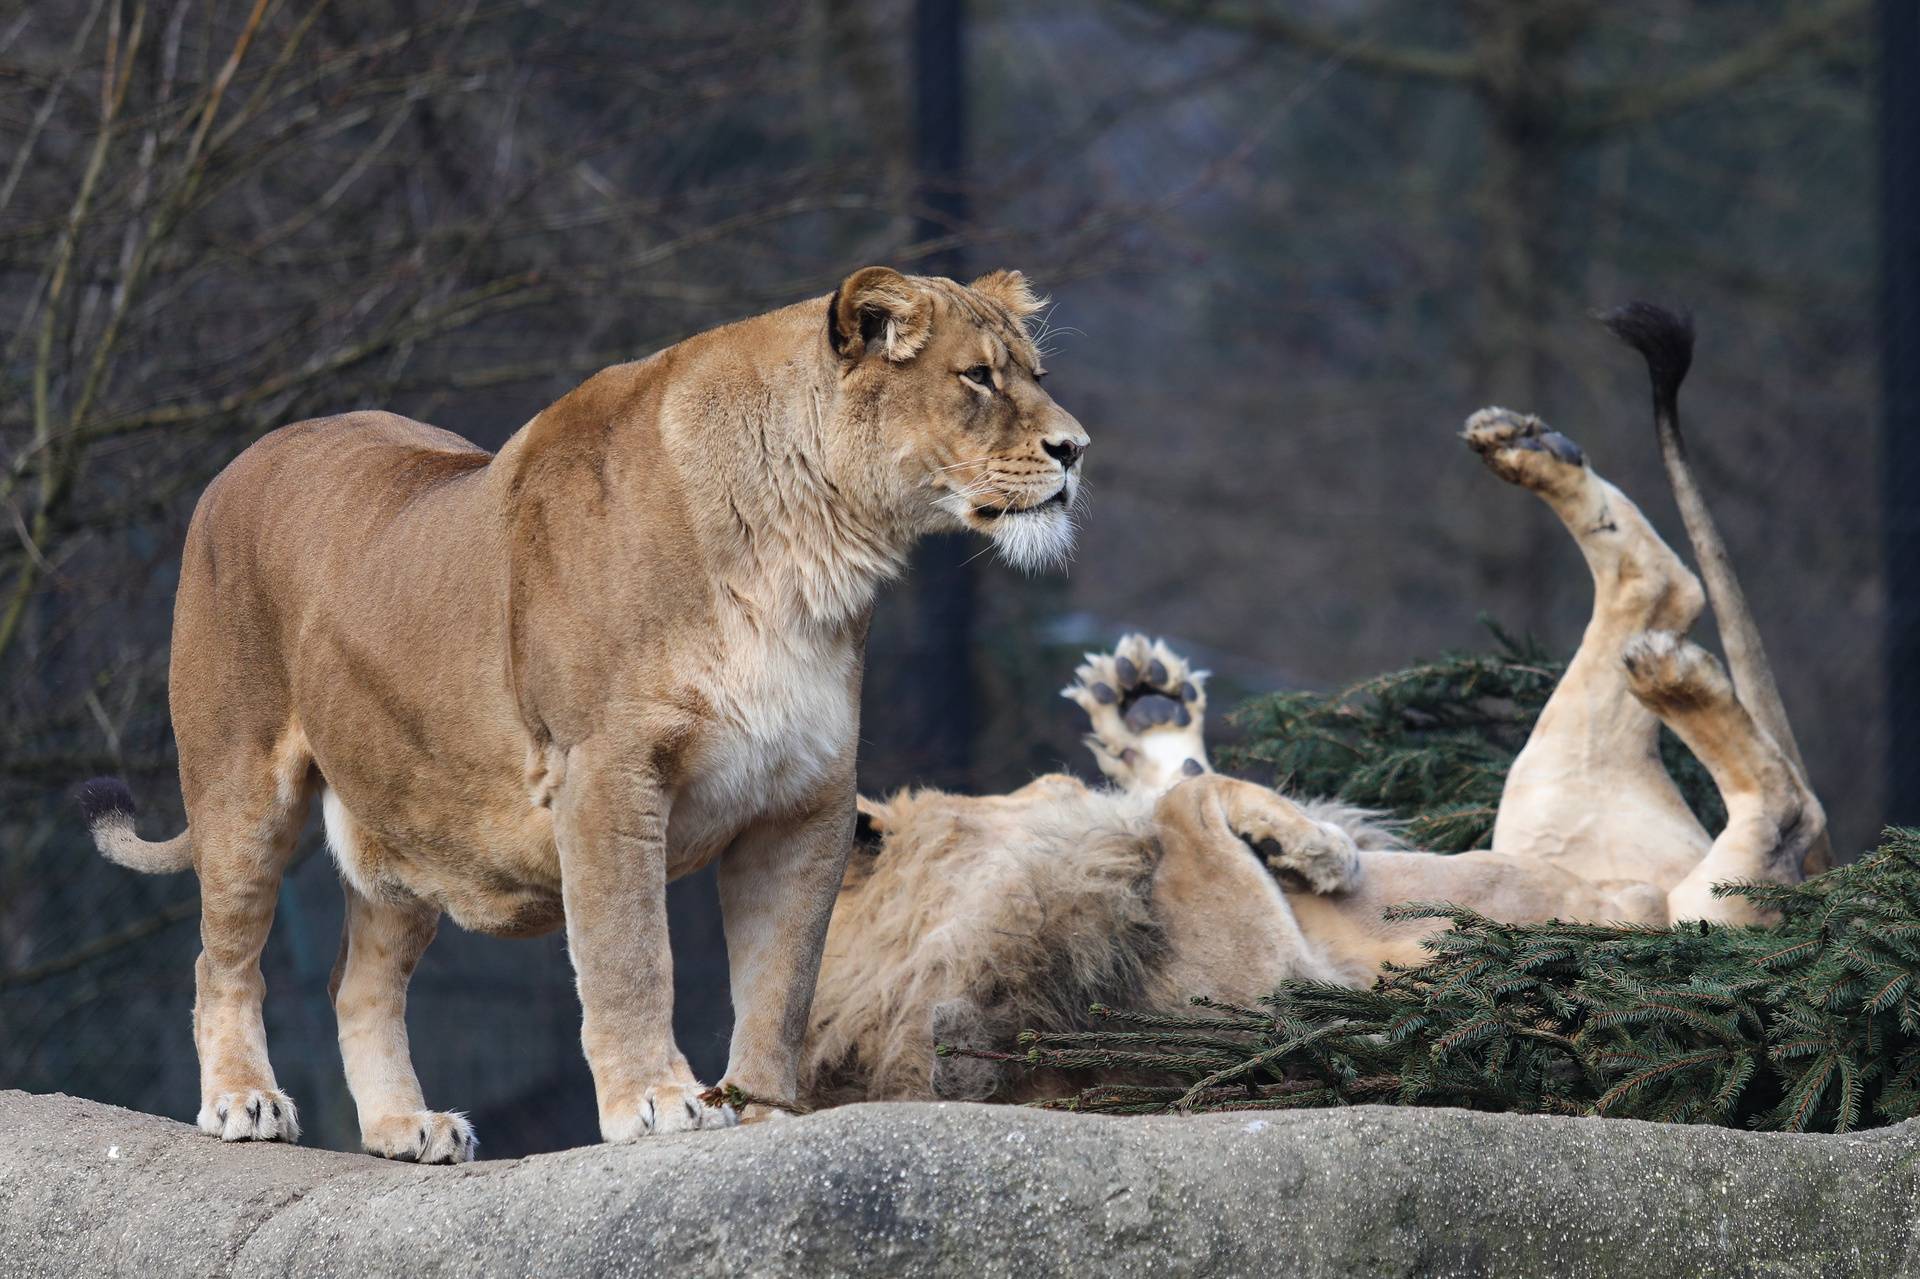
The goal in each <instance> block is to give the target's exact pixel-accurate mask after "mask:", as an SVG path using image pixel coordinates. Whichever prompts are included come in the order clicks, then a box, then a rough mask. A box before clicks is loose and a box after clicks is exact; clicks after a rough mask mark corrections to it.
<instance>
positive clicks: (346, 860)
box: [82, 267, 1087, 1162]
mask: <svg viewBox="0 0 1920 1279" xmlns="http://www.w3.org/2000/svg"><path fill="white" fill-rule="evenodd" d="M1038 305H1039V303H1038V301H1037V300H1036V299H1035V298H1034V296H1033V294H1032V293H1031V292H1030V291H1029V290H1028V288H1027V286H1026V284H1025V282H1024V281H1023V280H1022V279H1021V278H1020V276H1019V275H1018V274H1015V273H1008V272H998V273H995V274H993V275H989V276H986V277H984V278H982V279H980V280H977V281H975V282H974V283H973V284H972V285H971V286H962V285H959V284H956V283H954V282H952V281H950V280H941V279H932V278H924V277H908V276H903V275H900V274H898V273H897V272H894V271H892V270H889V269H886V268H883V267H869V268H866V269H864V270H861V271H858V272H856V273H855V274H853V275H852V276H850V277H848V278H847V280H846V281H845V282H844V283H843V284H842V285H841V287H840V288H839V290H838V291H837V292H835V294H834V295H833V296H832V297H830V298H816V299H813V300H811V301H807V302H802V303H798V304H796V305H794V306H790V307H787V308H785V309H783V310H779V311H774V312H772V313H770V314H767V315H762V316H758V317H755V318H753V319H749V320H744V321H741V322H739V323H737V324H732V325H728V326H726V327H723V328H720V329H716V330H713V331H712V332H709V333H704V334H701V335H699V336H697V337H694V338H690V339H688V340H687V341H685V342H682V343H680V344H679V345H677V346H674V347H671V348H669V349H667V350H665V351H662V352H660V353H658V354H656V355H654V356H652V357H650V358H648V359H646V360H643V361H640V362H638V363H635V364H628V365H621V366H619V367H616V368H613V369H609V370H607V371H605V372H603V373H600V374H598V375H597V376H595V377H593V378H591V379H589V380H588V381H587V382H586V383H584V384H583V385H581V386H580V387H579V388H577V389H576V390H574V391H573V392H571V393H570V394H568V395H567V396H565V397H564V398H562V399H561V400H560V401H559V402H557V403H556V404H554V405H552V406H551V407H549V408H547V409H546V410H544V411H542V412H541V413H540V414H539V415H538V416H536V417H535V418H534V419H533V420H532V421H531V422H530V423H528V424H527V425H526V426H525V427H524V428H522V429H521V430H520V431H519V432H518V433H517V434H516V435H515V436H514V437H513V438H512V439H511V440H510V441H509V442H508V443H507V445H506V446H505V447H504V448H503V449H501V451H500V452H499V453H498V454H497V455H490V454H488V453H486V452H484V451H482V450H480V449H478V448H476V447H474V446H473V445H471V444H469V443H467V442H466V441H464V440H462V439H461V438H459V437H458V436H455V435H452V434H450V433H448V432H446V431H442V430H439V429H437V428H434V427H431V426H426V425H423V424H421V423H418V422H412V421H408V420H407V419H405V418H401V417H397V416H394V415H392V414H388V413H374V412H363V413H351V414H346V415H343V416H341V417H335V418H327V419H322V420H318V421H312V422H303V423H299V424H297V425H294V426H289V427H285V428H283V429H281V430H279V431H276V432H274V433H273V434H271V435H269V436H267V437H265V438H264V439H262V440H261V441H260V442H259V443H257V444H255V445H254V446H253V447H251V448H250V449H248V450H247V451H246V452H245V453H243V454H242V455H241V456H240V457H239V458H237V459H235V461H234V462H233V463H232V464H231V465H230V466H228V467H227V469H226V470H225V471H223V472H222V473H221V474H220V475H219V476H218V477H217V478H216V479H215V480H214V482H213V483H212V484H211V485H210V486H209V487H208V489H207V491H206V493H205V495H204V496H203V497H202V499H201V501H200V504H199V506H198V508H197V509H196V511H195V513H194V518H193V522H192V525H191V527H190V528H189V530H188V534H187V539H186V546H185V550H184V554H183V562H182V568H181V578H180V588H179V593H178V597H177V600H176V604H175V615H174V639H173V651H172V670H171V680H170V689H169V693H170V700H171V708H172V714H173V725H174V733H175V737H176V739H177V742H178V746H179V756H180V783H181V789H182V793H183V797H184V799H185V804H186V810H187V817H188V823H189V824H188V830H187V831H186V832H185V833H183V834H181V835H179V836H177V837H175V838H173V839H170V840H167V841H165V842H148V841H144V840H141V839H140V838H139V837H138V836H137V835H136V834H135V832H134V827H133V813H132V804H131V800H130V797H129V796H128V795H127V793H126V791H125V788H124V787H122V786H119V785H118V784H117V783H112V782H102V783H94V784H91V785H89V786H88V787H87V788H85V790H84V792H83V796H82V798H83V801H84V802H85V804H86V805H87V809H88V816H89V818H90V821H91V823H92V826H93V830H94V834H95V838H96V842H97V843H98V845H99V847H100V849H101V851H102V852H103V853H105V854H106V855H107V856H108V857H110V858H112V859H113V860H115V861H117V862H120V863H122V864H124V865H127V866H131V867H133V868H134V869H137V870H143V871H165V870H180V869H185V868H186V867H188V866H189V865H190V866H192V868H193V869H194V870H195V871H197V872H198V874H199V877H200V884H201V899H202V915H201V938H202V943H203V950H202V953H201V956H200V959H199V961H198V963H197V965H196V968H195V984H196V1001H195V1007H194V1041H195V1046H196V1048H197V1050H198V1053H199V1058H200V1075H201V1100H200V1112H199V1123H200V1126H201V1127H202V1128H203V1129H205V1130H206V1131H207V1132H209V1133H213V1134H216V1135H218V1136H221V1137H223V1138H226V1139H227V1140H246V1139H284V1140H292V1139H294V1138H296V1137H297V1135H298V1131H299V1125H298V1119H297V1115H296V1112H295V1109H294V1105H293V1102H292V1101H291V1099H289V1098H288V1097H287V1096H286V1094H285V1093H284V1092H283V1091H282V1090H281V1089H280V1088H279V1086H278V1084H277V1083H276V1081H275V1077H274V1072H273V1068H272V1065H271V1064H270V1062H269V1060H268V1056H267V1045H266V1037H265V1031H264V1026H263V1023H262V1019H261V1001H262V998H263V995H264V989H263V985H262V981H261V976H260V967H259V957H260V952H261V948H262V946H263V945H264V943H265V940H266V937H267V932H268V929H269V927H270V925H271V923H272V918H273V908H274V901H275V897H276V894H277V891H278V888H279V882H280V877H281V873H282V871H283V870H284V868H285V866H286V865H287V862H288V859H289V857H290V856H291V853H292V851H293V843H294V840H295V838H296V836H297V834H298V832H299V829H300V826H301V823H302V821H303V819H304V817H305V814H306V811H307V808H308V806H309V804H310V802H311V800H312V798H313V797H314V796H315V795H318V796H319V797H320V800H321V806H322V810H323V815H324V818H325V825H326V831H327V842H328V845H329V847H330V848H331V850H332V853H333V856H334V857H335V859H336V860H337V861H338V863H339V867H340V872H341V877H342V880H343V882H344V884H345V888H346V893H347V924H346V934H345V937H344V939H343V942H342V947H341V952H340V961H339V963H338V964H337V965H336V967H335V971H334V977H333V983H332V990H333V998H334V1004H335V1008H336V1010H337V1012H338V1016H339V1021H340V1043H341V1051H342V1055H343V1058H344V1060H345V1064H346V1072H347V1081H348V1085H349V1087H350V1089H351V1091H352V1093H353V1097H354V1102H355V1105H356V1107H357V1108H358V1110H359V1114H360V1123H361V1132H362V1141H363V1144H364V1145H365V1147H366V1148H367V1149H368V1150H369V1151H371V1152H373V1153H376V1154H382V1155H388V1156H392V1157H396V1158H403V1159H418V1160H422V1161H428V1162H456V1161H460V1160H464V1159H468V1158H471V1157H472V1155H473V1150H474V1137H473V1133H472V1130H471V1128H470V1127H469V1125H468V1124H467V1122H466V1120H465V1119H464V1118H463V1117H462V1116H460V1115H459V1114H457V1113H453V1112H446V1111H430V1110H428V1109H427V1108H426V1104H425V1102H424V1100H423V1098H422V1096H421V1093H420V1087H419V1084H418V1082H417V1079H416V1077H415V1075H414V1072H413V1067H412V1063H411V1060H410V1054H409V1051H408V1045H407V1036H406V1024H405V1001H406V985H407V979H408V977H409V976H410V974H411V973H412V970H413V967H414V965H415V964H416V963H417V962H418V960H419V958H420V955H421V953H422V952H423V951H424V950H425V948H426V946H427V944H428V943H429V942H430V941H431V940H432V938H433V935H434V931H435V928H436V927H437V924H438V921H439V919H440V916H441V915H442V914H448V915H451V916H452V917H453V918H454V920H455V921H456V922H458V923H460V924H461V925H462V926H464V927H468V928H472V929H477V930H481V931H486V932H493V933H503V934H511V935H525V934H533V933H539V932H544V931H547V930H550V929H552V928H555V927H558V926H560V925H561V924H563V923H564V925H565V926H566V929H567V939H568V950H569V953H570V955H571V956H572V958H573V961H574V964H575V968H576V972H577V976H578V986H579V992H580V999H581V1004H582V1009H583V1020H582V1044H583V1047H584V1049H585V1052H586V1056H587V1060H588V1064H589V1065H590V1067H591V1068H592V1072H593V1077H594V1086H595V1091H596V1095H597V1098H598V1103H599V1113H600V1127H601V1132H602V1134H603V1136H604V1137H606V1138H607V1139H608V1140H623V1139H628V1138H633V1137H638V1136H641V1135H644V1134H647V1133H655V1132H672V1131H677V1130H683V1129H688V1128H700V1127H709V1126H716V1125H721V1124H726V1123H731V1122H733V1121H734V1119H735V1116H734V1115H733V1114H732V1112H731V1110H730V1109H728V1108H726V1107H724V1106H723V1105H721V1104H720V1103H719V1102H718V1101H717V1100H715V1099H714V1097H713V1094H711V1093H709V1092H707V1091H706V1090H705V1089H704V1087H703V1085H702V1083H701V1082H700V1081H699V1080H696V1079H695V1078H694V1077H693V1075H692V1073H691V1072H690V1071H689V1069H688V1067H687V1063H686V1060H685V1058H684V1057H683V1056H682V1055H681V1053H680V1051H679V1049H678V1048H677V1047H676V1046H675V1044H674V1042H673V1038H672V1033H671V998H672V981H671V973H670V962H671V960H670V954H669V951H668V946H667V922H666V916H665V903H664V891H665V884H666V881H667V880H669V879H671V878H673V877H675V876H678V875H682V874H685V873H687V872H689V871H692V870H695V869H697V868H699V867H700V866H703V865H705V864H707V863H709V862H712V861H715V860H717V861H718V863H719V879H720V891H721V898H722V903H723V906H724V909H725V915H726V931H727V945H728V954H729V959H730V963H731V967H732V977H733V996H734V1002H735V1006H736V1010H737V1016H736V1019H735V1029H734V1035H733V1041H732V1046H731V1051H730V1055H729V1061H728V1066H727V1072H726V1076H725V1082H726V1083H728V1084H732V1085H737V1086H738V1087H739V1088H741V1089H742V1090H743V1091H745V1092H747V1093H749V1094H752V1095H753V1096H756V1097H760V1098H767V1099H773V1100H780V1099H791V1098H793V1097H795V1096H796V1095H797V1091H796V1090H797V1083H798V1069H799V1065H798V1053H799V1049H800V1043H801V1037H802V1034H803V1032H804V1030H805V1025H806V1019H807V1012H808V1004H809V1000H810V999H811V996H812V991H813V985H814V979H815V975H816V972H817V968H818V963H819V954H820V945H821V940H822V937H823V936H824V933H825V929H826V923H827V916H828V914H829V912H830V910H831V906H832V902H833V898H834V894H835V891H836V890H837V888H838V885H839V882H840V878H841V872H842V867H843V865H844V862H845V860H846V856H847V850H848V846H849V839H850V834H851V828H852V824H853V816H854V795H853V762H854V749H855V742H856V738H857V717H858V706H859V687H860V677H861V654H862V648H863V644H864V639H865V632H866V626H867V619H868V616H869V611H870V608H871V605H872V600H873V596H874V592H875V590H876V588H877V587H878V586H879V584H880V583H881V582H883V581H884V580H885V579H887V578H888V577H890V576H891V575H893V574H894V573H895V572H897V571H898V569H899V568H900V566H901V565H902V563H903V562H904V559H905V557H906V554H907V552H908V550H909V548H910V547H911V545H912V543H913V541H914V540H915V539H916V538H917V537H918V536H919V535H920V534H922V533H925V532H928V531H933V530H940V529H972V530H974V531H976V532H979V533H982V534H984V535H985V536H987V537H989V538H991V539H992V540H993V542H994V543H995V544H996V545H997V546H998V547H999V548H1000V550H1001V552H1002V554H1003V555H1004V556H1005V557H1007V558H1009V559H1010V560H1013V561H1015V562H1017V563H1019V564H1021V565H1022V566H1026V567H1039V566H1044V565H1045V564H1047V563H1049V562H1051V561H1054V560H1057V559H1059V558H1061V557H1062V556H1064V554H1065V553H1066V551H1067V549H1068V547H1069V545H1070V543H1071V538H1072V520H1071V513H1072V510H1073V508H1074V505H1075V503H1076V500H1077V497H1078V493H1079V470H1078V466H1077V464H1078V461H1079V458H1080V456H1081V453H1082V452H1083V450H1084V449H1085V447H1086V442H1087V439H1086V435H1085V433H1084V432H1083V431H1082V430H1081V428H1080V426H1079V424H1078V423H1077V422H1075V421H1074V419H1073V418H1072V417H1071V416H1070V415H1069V414H1067V413H1066V412H1065V411H1063V410H1062V409H1060V408H1059V407H1058V406H1057V405H1055V404H1054V403H1053V401H1052V399H1051V398H1050V397H1048V395H1047V394H1046V393H1045V391H1043V390H1042V389H1041V387H1040V384H1039V378H1040V377H1041V376H1042V374H1043V372H1044V370H1043V369H1042V367H1041V363H1040V357H1039V354H1038V352H1037V351H1036V349H1035V348H1034V345H1033V343H1032V342H1031V340H1030V339H1029V337H1028V335H1027V332H1026V328H1025V320H1026V319H1027V317H1028V316H1029V315H1031V314H1032V313H1033V311H1034V310H1035V309H1036V307H1037V306H1038ZM749 1117H754V1116H749Z"/></svg>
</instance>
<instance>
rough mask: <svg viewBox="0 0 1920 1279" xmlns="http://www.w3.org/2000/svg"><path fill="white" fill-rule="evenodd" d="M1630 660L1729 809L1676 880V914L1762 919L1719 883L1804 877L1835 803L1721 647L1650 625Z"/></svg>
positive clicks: (1629, 649) (1641, 694)
mask: <svg viewBox="0 0 1920 1279" xmlns="http://www.w3.org/2000/svg"><path fill="white" fill-rule="evenodd" d="M1621 664H1622V668H1623V669H1624V670H1625V671H1626V673H1627V681H1628V684H1629V686H1630V687H1631V688H1632V690H1633V693H1634V695H1635V696H1636V697H1637V698H1639V700H1640V701H1641V702H1642V703H1644V704H1645V705H1646V706H1647V708H1648V709H1649V710H1650V711H1652V712H1653V713H1655V714H1657V715H1658V716H1659V717H1660V718H1661V719H1662V720H1664V721H1665V722H1666V724H1667V726H1668V727H1669V728H1671V729H1673V731H1674V732H1675V733H1676V734H1678V735H1679V737H1680V740H1681V741H1683V742H1685V743H1686V745H1687V749H1688V750H1690V751H1692V752H1693V753H1694V755H1695V757H1697V758H1698V759H1699V760H1700V762H1701V763H1702V764H1703V765H1705V766H1706V769H1707V771H1708V772H1709V773H1711V774H1712V775H1713V781H1714V785H1716V786H1718V787H1719V788H1720V797H1721V799H1723V800H1724V801H1725V802H1726V806H1727V824H1726V826H1725V827H1724V828H1723V829H1722V830H1721V832H1720V834H1719V836H1718V837H1717V838H1716V839H1715V840H1714V841H1713V846H1712V847H1711V848H1710V849H1709V850H1708V851H1707V854H1706V855H1705V856H1704V857H1703V858H1701V859H1700V861H1699V862H1698V864H1696V865H1695V866H1694V867H1693V868H1692V869H1691V870H1690V871H1689V872H1688V873H1687V874H1686V875H1685V876H1684V877H1683V878H1681V879H1680V880H1679V881H1678V882H1677V883H1675V884H1672V885H1670V887H1669V891H1668V893H1667V913H1668V917H1669V918H1670V919H1675V920H1679V919H1714V920H1722V921H1726V922H1729V923H1757V922H1759V921H1760V918H1761V917H1760V914H1759V912H1758V911H1756V910H1755V909H1754V908H1753V907H1752V905H1750V904H1749V903H1748V902H1747V901H1746V900H1745V899H1744V898H1741V897H1715V896H1714V895H1713V886H1714V885H1715V884H1722V883H1727V882H1729V881H1733V880H1750V881H1765V880H1772V881H1775V882H1779V883H1788V884H1793V883H1798V882H1799V881H1800V878H1801V875H1802V871H1803V866H1804V863H1805V861H1806V857H1807V852H1808V850H1809V849H1811V848H1812V847H1813V846H1814V844H1815V843H1817V842H1818V841H1819V840H1820V837H1821V836H1822V835H1823V834H1824V833H1825V831H1826V812H1825V810H1824V809H1822V808H1821V806H1820V801H1819V800H1818V799H1816V798H1815V797H1814V794H1813V792H1812V791H1811V790H1809V789H1808V788H1807V785H1806V783H1805V782H1803V781H1802V780H1801V779H1800V770H1799V769H1797V768H1795V767H1794V765H1793V762H1792V761H1791V760H1790V759H1789V758H1788V757H1787V755H1786V753H1785V752H1784V751H1783V750H1782V749H1781V747H1780V744H1779V743H1778V742H1776V741H1775V740H1774V739H1773V738H1772V737H1771V736H1769V735H1768V734H1767V732H1766V730H1765V729H1763V728H1761V727H1760V726H1759V724H1757V723H1756V722H1755V721H1754V718H1753V716H1752V715H1751V714H1749V713H1748V711H1747V708H1746V707H1745V706H1743V705H1741V703H1740V700H1739V698H1738V697H1736V696H1735V695H1734V690H1733V684H1732V682H1731V681H1730V680H1728V678H1727V674H1726V671H1725V670H1724V669H1722V667H1721V665H1720V663H1719V662H1718V661H1717V660H1716V659H1715V658H1714V656H1713V655H1712V654H1711V653H1709V652H1707V651H1706V650H1705V649H1703V648H1701V647H1700V646H1699V645H1697V644H1692V643H1689V642H1688V641H1686V640H1685V639H1683V638H1681V637H1680V636H1679V635H1676V634H1674V633H1673V632H1671V631H1649V632H1646V633H1644V634H1641V635H1637V636H1635V637H1634V638H1633V639H1631V640H1629V641H1628V642H1627V645H1626V649H1625V651H1624V653H1623V654H1622V663H1621Z"/></svg>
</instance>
